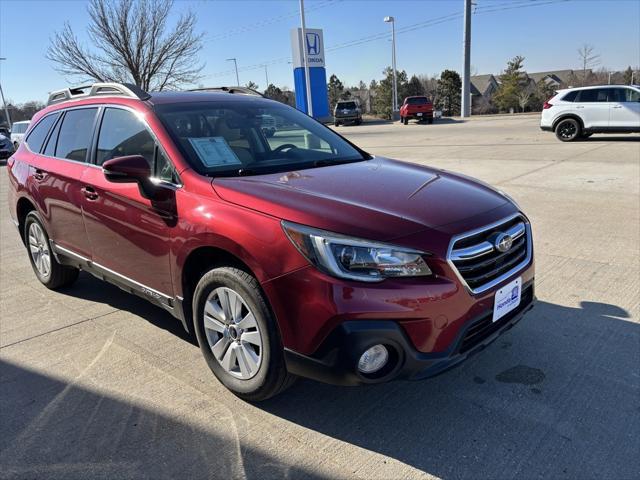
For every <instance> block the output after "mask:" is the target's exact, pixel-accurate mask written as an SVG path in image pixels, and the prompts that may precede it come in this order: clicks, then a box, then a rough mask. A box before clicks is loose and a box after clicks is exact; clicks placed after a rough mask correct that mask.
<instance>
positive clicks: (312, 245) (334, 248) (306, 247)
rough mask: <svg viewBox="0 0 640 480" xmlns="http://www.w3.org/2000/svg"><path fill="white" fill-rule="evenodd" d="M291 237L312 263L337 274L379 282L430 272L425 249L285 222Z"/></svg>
mask: <svg viewBox="0 0 640 480" xmlns="http://www.w3.org/2000/svg"><path fill="white" fill-rule="evenodd" d="M282 228H284V231H285V233H286V234H287V237H289V240H291V242H292V243H293V244H294V245H295V246H296V248H297V249H298V250H299V251H300V253H302V255H304V256H305V257H306V259H307V260H309V262H311V263H312V264H313V265H315V266H316V267H318V268H319V269H320V270H322V271H323V272H325V273H327V274H329V275H332V276H334V277H339V278H346V279H349V280H359V281H363V282H380V281H382V280H384V279H385V278H388V277H417V276H424V275H431V270H430V269H429V267H428V266H427V264H426V263H425V261H424V259H423V258H422V256H423V255H425V253H424V252H420V251H418V250H412V249H410V248H403V247H397V246H394V245H387V244H385V243H378V242H370V241H367V240H360V239H357V238H351V237H347V236H344V235H339V234H337V233H331V232H327V231H325V230H318V229H316V228H311V227H306V226H304V225H298V224H296V223H291V222H286V221H283V222H282Z"/></svg>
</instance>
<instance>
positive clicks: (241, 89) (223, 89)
mask: <svg viewBox="0 0 640 480" xmlns="http://www.w3.org/2000/svg"><path fill="white" fill-rule="evenodd" d="M187 91H188V92H227V93H241V94H243V95H255V96H258V97H263V98H264V95H263V94H261V93H260V92H258V91H257V90H254V89H253V88H247V87H204V88H192V89H189V90H187Z"/></svg>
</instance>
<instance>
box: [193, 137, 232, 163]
mask: <svg viewBox="0 0 640 480" xmlns="http://www.w3.org/2000/svg"><path fill="white" fill-rule="evenodd" d="M189 142H190V143H191V146H192V147H193V149H194V150H195V151H196V153H197V154H198V157H200V160H202V163H204V164H205V166H207V167H222V166H224V165H242V162H241V161H240V159H239V158H238V157H237V156H236V154H235V153H233V150H232V149H231V147H230V146H229V144H228V143H227V141H226V140H225V138H224V137H197V138H189Z"/></svg>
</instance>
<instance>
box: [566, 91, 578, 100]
mask: <svg viewBox="0 0 640 480" xmlns="http://www.w3.org/2000/svg"><path fill="white" fill-rule="evenodd" d="M577 96H578V90H574V91H572V92H569V93H567V94H566V95H565V96H564V97H562V100H563V101H565V102H575V100H576V97H577Z"/></svg>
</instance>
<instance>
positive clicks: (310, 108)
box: [300, 0, 313, 117]
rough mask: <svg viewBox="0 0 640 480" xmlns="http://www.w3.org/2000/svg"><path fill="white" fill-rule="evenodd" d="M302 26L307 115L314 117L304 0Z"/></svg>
mask: <svg viewBox="0 0 640 480" xmlns="http://www.w3.org/2000/svg"><path fill="white" fill-rule="evenodd" d="M300 26H301V27H302V59H303V61H304V84H305V87H306V88H305V90H306V92H307V115H309V116H310V117H313V101H312V100H311V75H310V72H309V62H308V59H307V54H308V52H307V26H306V24H305V21H304V0H300Z"/></svg>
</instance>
